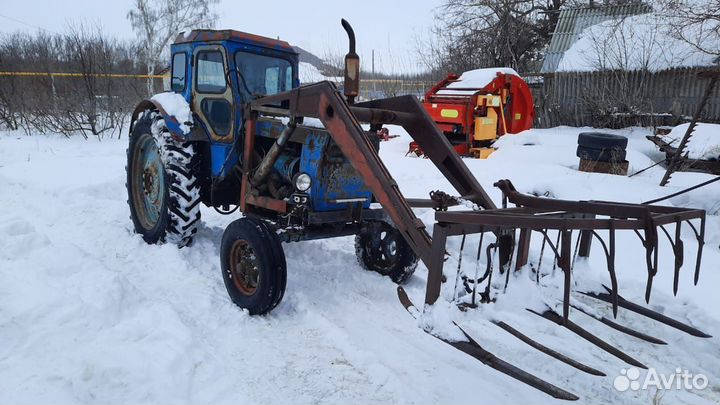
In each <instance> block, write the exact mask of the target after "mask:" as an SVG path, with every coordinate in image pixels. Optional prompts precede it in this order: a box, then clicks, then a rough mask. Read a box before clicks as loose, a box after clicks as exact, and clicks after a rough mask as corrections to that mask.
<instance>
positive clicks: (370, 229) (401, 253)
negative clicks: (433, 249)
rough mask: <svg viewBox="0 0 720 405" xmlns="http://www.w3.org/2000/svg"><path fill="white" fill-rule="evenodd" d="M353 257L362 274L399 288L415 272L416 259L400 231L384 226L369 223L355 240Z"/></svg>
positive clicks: (379, 223)
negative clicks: (370, 273)
mask: <svg viewBox="0 0 720 405" xmlns="http://www.w3.org/2000/svg"><path fill="white" fill-rule="evenodd" d="M355 254H356V255H357V260H358V263H359V264H360V266H361V267H362V268H364V269H365V270H370V271H374V272H377V273H380V274H382V275H383V276H387V277H390V279H392V281H394V282H396V283H398V284H402V283H404V282H405V281H407V280H408V279H409V278H410V276H412V274H413V273H414V272H415V268H416V267H417V264H418V257H417V255H416V254H415V252H413V250H412V249H411V248H410V245H408V243H407V242H406V241H405V238H403V236H402V234H401V233H400V231H398V230H397V229H395V228H394V227H393V226H391V225H389V224H387V223H385V222H375V221H373V222H369V223H368V224H367V225H366V226H364V227H363V229H362V231H360V233H358V234H357V235H356V236H355Z"/></svg>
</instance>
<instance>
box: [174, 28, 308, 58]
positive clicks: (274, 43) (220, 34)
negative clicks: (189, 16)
mask: <svg viewBox="0 0 720 405" xmlns="http://www.w3.org/2000/svg"><path fill="white" fill-rule="evenodd" d="M210 41H237V42H244V43H250V44H253V45H258V46H263V47H266V48H272V49H277V50H281V51H285V52H292V53H297V52H296V51H295V49H293V47H291V46H290V44H288V43H287V42H285V41H281V40H279V39H272V38H267V37H263V36H260V35H255V34H248V33H247V32H241V31H235V30H192V31H190V32H189V33H184V32H181V33H180V34H178V36H177V37H175V43H176V44H183V43H190V42H210Z"/></svg>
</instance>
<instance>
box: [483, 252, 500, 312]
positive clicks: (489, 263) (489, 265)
mask: <svg viewBox="0 0 720 405" xmlns="http://www.w3.org/2000/svg"><path fill="white" fill-rule="evenodd" d="M495 249H497V241H496V242H495V243H490V244H489V245H488V247H487V249H486V252H487V269H486V270H485V272H486V273H487V280H488V282H487V285H486V286H485V292H484V293H483V297H482V298H483V299H484V300H486V301H487V302H490V301H491V299H490V287H491V286H492V274H493V260H492V256H493V250H495Z"/></svg>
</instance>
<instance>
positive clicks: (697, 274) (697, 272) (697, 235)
mask: <svg viewBox="0 0 720 405" xmlns="http://www.w3.org/2000/svg"><path fill="white" fill-rule="evenodd" d="M685 222H687V223H688V225H690V228H692V230H693V232H694V233H695V238H696V239H697V242H698V252H697V255H696V259H695V278H694V280H693V282H694V285H697V283H698V279H699V278H700V261H701V260H702V251H703V245H705V217H704V216H703V217H702V218H701V219H700V232H698V230H697V228H695V225H694V224H693V223H692V222H691V221H690V220H686V221H685Z"/></svg>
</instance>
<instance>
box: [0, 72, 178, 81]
mask: <svg viewBox="0 0 720 405" xmlns="http://www.w3.org/2000/svg"><path fill="white" fill-rule="evenodd" d="M0 76H56V77H85V76H91V77H108V78H120V79H127V78H134V79H162V78H164V77H169V76H167V75H132V74H122V73H90V74H84V73H45V72H0Z"/></svg>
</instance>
